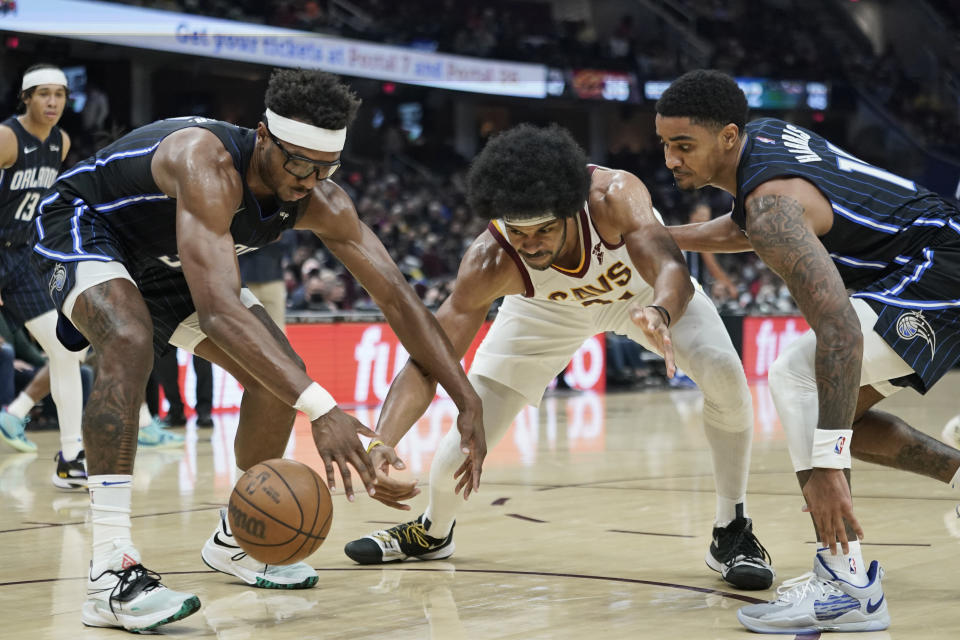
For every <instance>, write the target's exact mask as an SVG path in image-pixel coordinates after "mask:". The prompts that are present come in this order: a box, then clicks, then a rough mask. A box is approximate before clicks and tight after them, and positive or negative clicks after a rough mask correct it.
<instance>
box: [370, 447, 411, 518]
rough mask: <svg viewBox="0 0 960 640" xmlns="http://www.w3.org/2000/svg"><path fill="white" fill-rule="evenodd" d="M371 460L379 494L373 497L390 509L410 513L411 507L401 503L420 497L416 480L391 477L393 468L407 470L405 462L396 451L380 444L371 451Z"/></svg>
mask: <svg viewBox="0 0 960 640" xmlns="http://www.w3.org/2000/svg"><path fill="white" fill-rule="evenodd" d="M370 460H371V462H372V464H373V468H374V471H375V472H376V477H377V479H376V485H377V493H376V494H375V495H374V496H373V497H374V498H375V499H376V500H379V501H380V502H382V503H383V504H385V505H387V506H388V507H393V508H394V509H400V510H401V511H409V510H410V505H408V504H403V502H401V501H402V500H410V499H411V498H413V497H414V496H417V495H420V489H419V488H418V487H417V481H416V480H409V481H404V480H397V479H396V478H391V477H390V468H391V467H393V468H394V469H398V470H402V469H406V468H407V467H406V465H405V464H404V463H403V460H401V459H400V458H399V456H397V452H396V450H395V449H394V448H393V447H391V446H389V445H386V444H383V443H380V444H378V445H376V446H375V447H374V448H373V449H371V450H370Z"/></svg>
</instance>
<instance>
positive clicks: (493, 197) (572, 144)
mask: <svg viewBox="0 0 960 640" xmlns="http://www.w3.org/2000/svg"><path fill="white" fill-rule="evenodd" d="M589 191H590V172H589V170H588V169H587V156H586V154H585V153H584V151H583V149H581V148H580V145H578V144H577V143H576V141H574V139H573V136H571V135H570V132H569V131H567V130H566V129H564V128H562V127H559V126H557V125H551V126H549V127H543V128H541V127H535V126H533V125H530V124H521V125H519V126H516V127H513V128H512V129H508V130H507V131H504V132H503V133H501V134H499V135H497V136H496V137H494V138H492V139H491V140H490V141H489V142H488V143H487V145H486V147H484V149H483V151H481V152H480V154H479V155H478V156H477V157H476V158H475V159H474V160H473V163H472V164H471V165H470V171H469V173H468V174H467V203H468V204H469V205H470V208H471V209H472V210H473V212H474V214H475V215H477V216H479V217H481V218H483V219H486V220H491V219H493V218H497V217H500V216H503V215H509V216H510V217H511V218H517V219H523V218H525V217H529V218H533V217H536V216H540V215H542V214H544V213H547V212H550V213H553V214H554V215H555V216H557V217H558V218H568V217H571V216H573V215H575V214H576V213H577V212H578V211H579V210H580V209H581V208H582V207H583V203H584V202H585V201H586V199H587V195H588V193H589Z"/></svg>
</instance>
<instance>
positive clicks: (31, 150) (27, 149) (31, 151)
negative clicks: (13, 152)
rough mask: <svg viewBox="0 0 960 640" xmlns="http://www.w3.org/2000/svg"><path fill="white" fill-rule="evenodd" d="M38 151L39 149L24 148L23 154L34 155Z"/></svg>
mask: <svg viewBox="0 0 960 640" xmlns="http://www.w3.org/2000/svg"><path fill="white" fill-rule="evenodd" d="M36 150H37V147H24V148H23V153H24V154H27V153H33V152H34V151H36Z"/></svg>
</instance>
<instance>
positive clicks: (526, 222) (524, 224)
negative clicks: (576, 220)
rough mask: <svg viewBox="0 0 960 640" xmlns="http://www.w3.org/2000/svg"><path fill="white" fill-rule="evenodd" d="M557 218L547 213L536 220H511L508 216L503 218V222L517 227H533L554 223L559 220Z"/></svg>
mask: <svg viewBox="0 0 960 640" xmlns="http://www.w3.org/2000/svg"><path fill="white" fill-rule="evenodd" d="M557 219H558V218H557V216H555V215H554V214H552V213H550V212H547V213H545V214H543V215H542V216H537V217H535V218H511V217H508V216H503V221H504V222H505V223H507V224H511V225H513V226H515V227H532V226H533V225H535V224H543V223H545V222H553V221H554V220H557Z"/></svg>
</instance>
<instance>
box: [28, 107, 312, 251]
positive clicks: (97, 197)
mask: <svg viewBox="0 0 960 640" xmlns="http://www.w3.org/2000/svg"><path fill="white" fill-rule="evenodd" d="M189 127H199V128H203V129H207V130H208V131H210V132H211V133H213V134H214V135H216V136H217V137H218V138H219V139H220V141H221V142H222V143H223V146H224V148H225V149H226V150H227V152H228V153H229V154H230V156H231V157H232V159H233V165H234V167H235V168H236V170H237V172H238V173H239V174H240V176H241V178H242V180H243V202H242V203H241V204H240V206H239V207H238V208H237V210H236V212H235V213H234V217H233V221H232V223H231V225H230V233H231V235H232V236H233V238H234V247H235V250H236V252H237V254H238V255H239V254H241V253H246V252H248V251H253V250H254V249H256V248H258V247H262V246H264V245H266V244H269V243H270V242H272V241H274V240H275V239H277V238H278V237H279V236H280V233H282V232H283V231H284V230H286V229H289V228H292V227H293V226H294V224H295V223H296V221H297V219H298V218H299V216H300V215H302V212H303V210H304V208H305V206H306V203H307V200H308V199H309V197H310V196H307V197H306V198H303V199H302V200H300V201H297V202H282V201H280V200H277V199H276V198H267V199H262V200H258V199H257V198H256V197H255V196H254V194H253V193H252V192H251V191H250V188H249V186H248V185H247V180H246V173H247V168H248V167H249V166H250V158H251V156H252V155H253V149H254V145H255V143H256V131H254V130H252V129H246V128H243V127H238V126H236V125H233V124H230V123H227V122H221V121H218V120H211V119H209V118H201V117H185V118H171V119H168V120H159V121H157V122H154V123H152V124H148V125H146V126H143V127H140V128H139V129H134V130H133V131H131V132H130V133H128V134H127V135H125V136H123V137H121V138H119V139H118V140H116V141H115V142H114V143H112V144H111V145H109V146H107V147H105V148H103V149H102V150H100V151H99V152H97V154H96V155H95V156H93V157H91V158H88V159H87V160H85V161H83V162H81V163H79V164H77V165H76V166H74V167H72V168H71V169H70V170H68V171H65V172H64V173H63V174H62V175H61V176H60V177H59V178H58V179H57V181H56V183H54V185H53V187H52V189H50V190H49V191H48V192H47V193H45V194H44V195H43V199H42V200H41V203H40V217H39V218H38V220H37V234H38V242H37V245H36V247H35V249H36V251H37V252H38V253H40V254H41V255H45V256H47V257H48V258H54V259H58V260H66V261H70V260H84V259H101V258H98V256H97V255H96V253H95V252H91V251H88V249H87V246H86V245H88V244H94V243H93V242H88V240H91V241H92V240H93V238H94V237H95V235H96V234H104V233H105V234H108V235H109V236H110V237H111V238H112V239H113V240H115V241H116V242H117V244H118V245H119V246H120V247H122V248H123V250H124V253H125V254H126V255H127V256H129V262H131V263H132V265H131V266H142V267H145V266H149V264H151V263H157V262H159V263H160V264H163V265H165V266H166V267H169V268H172V269H179V268H180V260H179V256H178V249H177V231H176V210H177V203H176V200H175V199H174V198H171V197H169V196H167V195H166V194H164V193H163V192H162V191H161V190H160V188H159V187H158V186H157V183H156V181H155V180H154V178H153V172H152V170H151V163H152V161H153V157H154V154H155V153H156V150H157V147H158V146H159V145H160V143H161V142H162V141H163V139H164V138H166V137H167V136H169V135H170V134H172V133H174V132H176V131H180V130H181V129H186V128H189ZM68 218H69V219H68ZM67 224H69V225H71V227H72V229H73V232H72V234H73V236H74V243H73V250H72V251H71V252H66V251H63V248H62V247H59V246H58V248H57V249H54V248H53V247H50V246H48V245H47V244H45V238H49V239H50V243H52V242H53V238H52V236H57V235H58V234H63V233H66V232H67V231H66V225H67ZM102 259H109V258H107V257H105V256H104V257H102Z"/></svg>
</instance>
